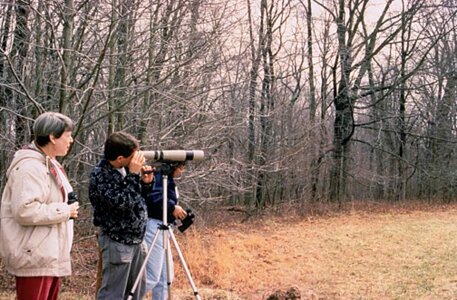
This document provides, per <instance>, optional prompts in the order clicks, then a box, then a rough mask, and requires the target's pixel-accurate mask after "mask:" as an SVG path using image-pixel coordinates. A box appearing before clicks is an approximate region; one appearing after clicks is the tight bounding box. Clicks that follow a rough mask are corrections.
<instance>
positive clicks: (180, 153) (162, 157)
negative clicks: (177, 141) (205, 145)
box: [141, 150, 205, 161]
mask: <svg viewBox="0 0 457 300" xmlns="http://www.w3.org/2000/svg"><path fill="white" fill-rule="evenodd" d="M141 152H142V153H143V154H144V157H145V158H146V159H147V160H150V161H186V160H203V159H204V158H205V153H204V152H203V150H158V151H141Z"/></svg>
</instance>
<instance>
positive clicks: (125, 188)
mask: <svg viewBox="0 0 457 300" xmlns="http://www.w3.org/2000/svg"><path fill="white" fill-rule="evenodd" d="M138 149H139V144H138V141H137V140H136V139H135V138H134V137H133V136H131V135H129V134H127V133H124V132H115V133H113V134H111V135H110V136H109V137H108V139H107V140H106V142H105V149H104V157H103V159H102V160H101V161H100V162H99V163H98V165H97V166H96V167H95V168H94V169H93V171H92V173H91V175H90V183H89V199H90V202H91V204H92V206H93V208H94V225H95V226H99V227H100V234H99V239H98V242H99V245H100V249H101V251H102V283H101V287H100V290H99V291H98V293H97V299H99V300H101V299H107V300H108V299H109V300H112V299H126V298H127V296H128V295H129V292H130V290H131V289H132V287H133V285H134V281H135V279H136V278H137V277H138V276H139V275H141V274H139V273H140V269H141V266H142V265H143V263H144V262H145V258H146V254H147V247H146V244H145V243H144V240H143V239H144V235H145V232H146V222H147V219H148V218H147V208H146V202H145V199H146V198H150V197H151V194H152V184H151V183H152V181H153V174H152V172H151V171H152V167H151V166H144V163H145V158H144V155H143V153H141V152H140V151H138ZM141 279H142V280H141V281H140V283H139V285H138V288H137V289H136V291H135V293H134V294H133V295H131V296H132V299H135V300H142V299H143V297H144V294H145V287H146V277H145V276H144V274H143V276H142V278H141Z"/></svg>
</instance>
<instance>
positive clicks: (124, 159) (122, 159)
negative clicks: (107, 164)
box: [117, 149, 137, 167]
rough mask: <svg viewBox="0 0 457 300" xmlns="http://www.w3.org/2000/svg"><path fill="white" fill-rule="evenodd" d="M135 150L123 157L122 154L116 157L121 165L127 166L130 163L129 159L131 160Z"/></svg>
mask: <svg viewBox="0 0 457 300" xmlns="http://www.w3.org/2000/svg"><path fill="white" fill-rule="evenodd" d="M136 151H137V150H136V149H135V150H134V151H133V152H132V154H130V156H127V157H124V156H119V157H118V158H117V159H118V161H119V163H120V165H121V166H122V167H128V165H129V164H130V161H131V160H132V157H133V155H135V152H136Z"/></svg>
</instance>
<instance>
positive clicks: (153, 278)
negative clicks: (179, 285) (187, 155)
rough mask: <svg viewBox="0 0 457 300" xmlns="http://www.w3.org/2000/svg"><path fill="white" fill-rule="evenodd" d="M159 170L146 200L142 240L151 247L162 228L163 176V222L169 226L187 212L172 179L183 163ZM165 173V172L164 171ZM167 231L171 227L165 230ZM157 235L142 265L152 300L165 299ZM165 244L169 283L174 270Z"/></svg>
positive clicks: (160, 238) (163, 259)
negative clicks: (146, 214) (165, 191)
mask: <svg viewBox="0 0 457 300" xmlns="http://www.w3.org/2000/svg"><path fill="white" fill-rule="evenodd" d="M162 167H163V168H162V170H158V171H156V172H155V176H154V187H153V190H152V197H149V198H147V199H146V205H147V208H148V223H147V226H146V237H145V241H146V244H147V245H148V247H151V244H152V241H153V239H154V236H155V235H156V233H157V230H159V226H160V225H163V220H164V218H163V188H164V187H163V185H164V182H163V176H164V175H167V222H168V224H173V223H174V222H175V220H176V219H180V220H182V219H184V218H185V217H186V216H187V212H186V211H185V210H184V209H183V208H182V207H181V206H180V205H179V192H178V188H177V186H176V182H175V179H176V178H179V177H181V175H182V173H183V172H184V169H185V161H180V162H172V163H164V164H163V165H162ZM164 170H165V171H164ZM168 224H166V225H168ZM169 230H171V227H170V228H169ZM162 233H163V232H160V233H159V235H158V237H157V239H156V243H155V244H154V247H153V249H152V250H151V249H150V251H152V252H151V254H150V256H149V260H148V262H147V265H146V274H147V275H146V290H147V291H150V290H152V299H154V300H166V299H168V284H167V281H168V276H167V254H166V253H165V247H164V245H165V244H164V235H163V234H162ZM165 242H166V243H168V247H166V248H167V249H168V257H169V266H168V267H169V268H168V269H169V270H170V274H168V275H169V279H170V283H171V282H172V281H173V277H174V268H173V260H172V259H171V251H170V241H169V239H168V240H167V241H165Z"/></svg>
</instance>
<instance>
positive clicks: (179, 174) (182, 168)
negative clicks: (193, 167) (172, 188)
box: [173, 165, 186, 178]
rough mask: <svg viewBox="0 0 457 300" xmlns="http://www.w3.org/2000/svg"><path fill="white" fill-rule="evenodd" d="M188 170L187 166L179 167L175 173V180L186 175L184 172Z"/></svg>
mask: <svg viewBox="0 0 457 300" xmlns="http://www.w3.org/2000/svg"><path fill="white" fill-rule="evenodd" d="M185 169H186V167H185V166H182V165H181V166H179V167H177V168H176V169H175V170H174V171H173V178H180V177H181V176H182V173H184V170H185Z"/></svg>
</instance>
